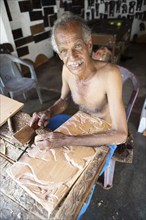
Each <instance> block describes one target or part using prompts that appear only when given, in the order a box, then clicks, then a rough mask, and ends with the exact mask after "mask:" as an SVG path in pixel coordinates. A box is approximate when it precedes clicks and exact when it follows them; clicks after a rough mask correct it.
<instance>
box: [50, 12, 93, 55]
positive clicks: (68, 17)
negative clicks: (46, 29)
mask: <svg viewBox="0 0 146 220" xmlns="http://www.w3.org/2000/svg"><path fill="white" fill-rule="evenodd" d="M71 22H77V23H78V24H79V25H80V26H81V28H82V33H83V40H84V42H85V43H87V42H88V40H89V39H90V37H91V30H90V28H89V27H88V25H87V24H86V22H85V21H84V20H83V19H82V18H81V17H79V16H77V15H74V14H72V13H71V12H66V13H64V14H63V15H62V16H61V17H60V18H58V19H57V20H56V21H55V23H54V26H53V28H52V35H51V43H52V47H53V50H54V51H55V52H57V53H59V50H58V46H57V44H56V41H55V31H56V29H57V28H58V27H61V26H65V25H66V24H68V23H71Z"/></svg>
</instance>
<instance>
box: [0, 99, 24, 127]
mask: <svg viewBox="0 0 146 220" xmlns="http://www.w3.org/2000/svg"><path fill="white" fill-rule="evenodd" d="M0 106H1V109H0V126H2V125H3V124H4V123H5V122H6V121H7V120H8V118H10V117H11V116H13V115H15V114H16V113H17V112H18V111H19V110H20V109H22V107H23V106H24V104H23V103H21V102H18V101H16V100H14V99H11V98H8V97H6V96H4V95H0Z"/></svg>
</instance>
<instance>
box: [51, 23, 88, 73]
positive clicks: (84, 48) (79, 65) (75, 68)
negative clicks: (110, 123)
mask: <svg viewBox="0 0 146 220" xmlns="http://www.w3.org/2000/svg"><path fill="white" fill-rule="evenodd" d="M55 40H56V43H57V46H58V49H59V57H60V59H61V60H62V61H63V63H64V64H65V65H66V67H67V68H68V69H69V71H70V72H71V73H72V74H74V75H76V76H78V77H82V75H83V74H85V72H86V70H87V68H88V67H89V63H90V53H91V49H92V44H91V39H89V41H88V42H87V43H86V42H84V39H83V35H82V29H81V27H80V26H79V24H77V23H76V22H72V23H69V24H67V25H65V26H61V27H58V28H57V29H56V31H55Z"/></svg>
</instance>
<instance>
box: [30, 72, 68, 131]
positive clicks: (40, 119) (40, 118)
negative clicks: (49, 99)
mask: <svg viewBox="0 0 146 220" xmlns="http://www.w3.org/2000/svg"><path fill="white" fill-rule="evenodd" d="M69 98H70V89H69V86H68V83H67V80H66V77H65V74H64V68H63V72H62V89H61V96H60V98H59V99H58V100H57V101H56V102H55V103H54V104H53V105H52V106H51V107H49V108H48V109H46V110H45V111H42V112H35V113H34V114H33V116H32V119H31V122H30V126H33V124H34V123H38V125H39V126H40V127H45V126H46V125H47V124H48V121H49V119H50V118H51V117H52V116H54V115H56V114H60V113H62V112H64V111H65V110H66V109H67V107H68V105H69Z"/></svg>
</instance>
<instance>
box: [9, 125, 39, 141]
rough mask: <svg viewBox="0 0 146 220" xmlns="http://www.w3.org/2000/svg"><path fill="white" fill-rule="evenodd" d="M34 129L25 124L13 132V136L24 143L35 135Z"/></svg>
mask: <svg viewBox="0 0 146 220" xmlns="http://www.w3.org/2000/svg"><path fill="white" fill-rule="evenodd" d="M35 134H36V133H35V130H34V129H33V128H31V127H30V126H29V125H25V126H24V127H23V128H21V129H20V130H19V131H17V132H16V133H15V134H14V136H13V137H14V138H15V139H17V141H18V142H19V143H21V144H26V143H28V142H29V141H30V140H32V138H33V137H34V136H35Z"/></svg>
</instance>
